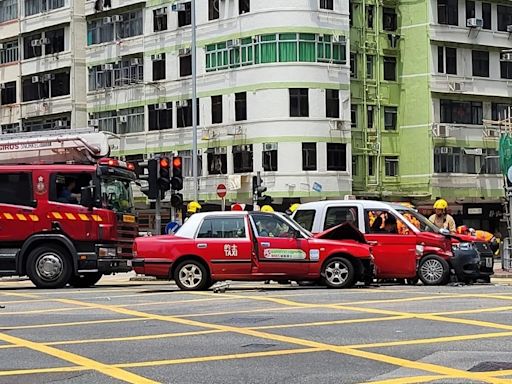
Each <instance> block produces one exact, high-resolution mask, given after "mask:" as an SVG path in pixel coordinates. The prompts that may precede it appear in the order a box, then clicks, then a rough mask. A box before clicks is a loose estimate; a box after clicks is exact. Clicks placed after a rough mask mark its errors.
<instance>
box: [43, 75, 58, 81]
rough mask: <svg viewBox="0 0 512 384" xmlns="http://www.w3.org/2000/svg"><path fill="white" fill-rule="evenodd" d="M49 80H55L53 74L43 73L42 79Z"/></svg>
mask: <svg viewBox="0 0 512 384" xmlns="http://www.w3.org/2000/svg"><path fill="white" fill-rule="evenodd" d="M51 80H55V74H53V73H45V74H44V75H43V78H42V81H51Z"/></svg>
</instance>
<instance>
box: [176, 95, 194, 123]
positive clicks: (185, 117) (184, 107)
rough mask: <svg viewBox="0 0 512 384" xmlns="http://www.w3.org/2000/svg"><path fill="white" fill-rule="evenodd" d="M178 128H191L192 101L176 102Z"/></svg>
mask: <svg viewBox="0 0 512 384" xmlns="http://www.w3.org/2000/svg"><path fill="white" fill-rule="evenodd" d="M199 110H200V109H199V99H197V125H199ZM176 116H177V119H178V123H177V124H178V128H184V127H191V126H192V99H188V100H183V101H178V102H176Z"/></svg>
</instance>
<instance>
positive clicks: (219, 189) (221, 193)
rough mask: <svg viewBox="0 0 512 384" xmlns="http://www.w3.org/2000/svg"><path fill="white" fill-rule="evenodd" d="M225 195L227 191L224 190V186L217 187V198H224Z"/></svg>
mask: <svg viewBox="0 0 512 384" xmlns="http://www.w3.org/2000/svg"><path fill="white" fill-rule="evenodd" d="M226 193H228V190H227V189H226V186H225V185H224V184H219V185H217V196H219V197H220V198H221V199H223V198H224V197H226Z"/></svg>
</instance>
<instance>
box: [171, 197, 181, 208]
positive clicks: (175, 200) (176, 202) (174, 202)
mask: <svg viewBox="0 0 512 384" xmlns="http://www.w3.org/2000/svg"><path fill="white" fill-rule="evenodd" d="M182 205H183V195H182V194H181V193H173V194H172V195H171V207H173V208H180V207H181V206H182Z"/></svg>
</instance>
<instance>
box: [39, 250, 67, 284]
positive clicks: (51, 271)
mask: <svg viewBox="0 0 512 384" xmlns="http://www.w3.org/2000/svg"><path fill="white" fill-rule="evenodd" d="M36 272H37V275H38V276H39V277H40V278H41V279H43V280H47V281H52V280H55V279H57V278H58V277H59V276H60V274H61V273H62V259H61V258H60V256H59V255H57V254H55V253H53V252H47V253H43V254H42V255H41V256H39V258H38V259H37V262H36Z"/></svg>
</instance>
